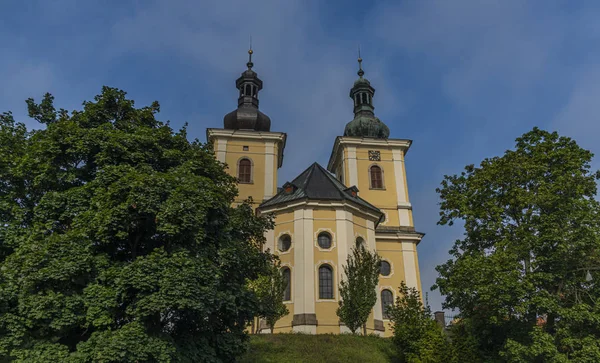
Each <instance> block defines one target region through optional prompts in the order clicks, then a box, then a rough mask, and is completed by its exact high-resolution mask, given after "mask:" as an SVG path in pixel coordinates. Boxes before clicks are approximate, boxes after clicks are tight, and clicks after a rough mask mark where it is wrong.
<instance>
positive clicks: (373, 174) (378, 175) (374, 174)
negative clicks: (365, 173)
mask: <svg viewBox="0 0 600 363" xmlns="http://www.w3.org/2000/svg"><path fill="white" fill-rule="evenodd" d="M369 174H370V180H371V189H383V170H381V167H380V166H378V165H372V166H371V167H370V168H369Z"/></svg>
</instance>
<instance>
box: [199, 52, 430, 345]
mask: <svg viewBox="0 0 600 363" xmlns="http://www.w3.org/2000/svg"><path fill="white" fill-rule="evenodd" d="M248 53H249V55H250V56H249V61H248V63H247V67H248V69H247V70H245V71H244V72H243V73H242V75H241V77H240V78H238V79H237V81H236V87H237V88H238V90H239V98H238V107H237V109H235V110H234V111H232V112H230V113H228V114H227V115H225V117H224V120H223V128H222V129H216V128H210V129H207V131H206V133H207V141H208V142H210V143H212V145H213V147H214V151H215V156H216V158H217V159H218V160H219V161H221V162H223V163H226V164H227V165H228V172H229V173H231V174H232V175H234V176H236V177H237V179H238V188H239V197H238V198H239V200H238V201H239V202H241V201H243V200H245V199H247V198H248V197H252V199H253V200H254V201H255V202H256V212H257V213H259V214H273V215H274V216H275V228H274V230H270V231H268V232H267V236H266V237H267V242H266V246H265V247H266V248H268V249H269V250H270V251H272V252H273V253H275V254H276V255H278V256H279V259H280V260H281V266H282V274H283V277H284V279H285V280H286V282H287V287H286V291H285V294H284V303H285V304H287V307H288V310H289V312H290V313H289V314H288V315H287V316H285V317H283V318H282V319H281V320H279V321H278V322H277V324H276V326H275V329H274V331H275V332H292V331H293V332H303V333H308V334H325V333H344V332H349V329H348V328H346V327H345V326H344V325H343V324H341V323H340V320H339V318H338V316H337V315H336V309H337V308H338V301H339V299H340V294H339V283H340V281H341V280H343V279H344V271H343V266H344V265H345V264H346V260H347V257H348V255H349V254H350V253H351V250H352V248H354V247H355V246H356V245H358V244H362V245H363V246H365V247H366V248H368V249H370V250H372V251H376V252H377V253H378V254H379V256H381V258H382V264H381V271H380V277H379V284H378V286H377V296H378V297H377V303H376V304H375V306H374V307H373V311H372V312H371V315H370V317H369V320H368V322H367V332H368V333H374V334H378V335H381V336H390V335H391V333H392V332H391V328H390V324H389V320H388V319H387V314H386V307H387V306H388V305H389V304H392V303H393V302H394V300H395V298H396V296H397V294H398V287H399V286H400V283H401V282H402V281H404V282H405V283H406V284H407V285H408V286H409V287H415V288H417V289H418V290H419V291H421V280H420V275H419V263H418V257H417V244H418V243H419V242H420V241H421V239H422V238H423V234H422V233H419V232H416V231H415V228H414V225H413V218H412V206H411V204H410V200H409V197H408V187H407V181H406V167H405V163H404V160H405V157H406V154H407V152H408V149H409V148H410V145H411V143H412V141H411V140H405V139H391V138H389V134H390V131H389V128H388V127H387V126H386V125H385V124H384V123H383V122H382V121H381V120H379V119H378V118H377V117H376V116H375V114H374V107H373V96H374V94H375V89H374V88H373V87H372V86H371V84H370V82H369V81H368V80H367V79H366V78H364V77H363V76H364V71H363V69H362V59H360V58H359V59H358V62H359V71H358V76H359V78H358V79H357V80H356V81H355V82H354V85H353V87H352V88H351V90H350V98H351V99H352V102H353V104H354V119H353V120H352V121H350V122H349V123H348V124H347V125H346V127H345V129H344V133H343V136H338V137H337V138H336V139H335V140H334V142H333V147H332V151H331V156H330V158H329V163H328V164H327V167H326V168H325V167H323V166H321V165H319V164H318V163H314V164H312V165H310V166H308V167H307V168H306V169H305V170H304V171H301V169H299V171H301V172H300V173H299V175H298V176H297V177H296V178H294V179H293V180H291V181H286V182H284V183H283V185H282V186H281V187H280V188H278V179H277V172H278V169H279V168H280V167H281V166H282V165H283V151H284V149H285V143H286V137H287V135H286V134H285V133H283V132H275V131H271V119H270V118H269V117H268V116H267V115H265V114H264V113H262V112H261V111H260V110H259V108H258V105H259V100H258V93H259V91H260V90H261V89H262V86H263V83H262V81H261V80H260V79H259V78H258V75H257V73H256V72H255V71H254V70H253V69H252V68H253V66H254V65H253V63H252V50H250V51H248ZM340 131H341V130H340ZM264 328H265V329H264V331H268V329H267V328H266V327H264Z"/></svg>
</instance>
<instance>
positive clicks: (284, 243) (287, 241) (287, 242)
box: [278, 234, 292, 252]
mask: <svg viewBox="0 0 600 363" xmlns="http://www.w3.org/2000/svg"><path fill="white" fill-rule="evenodd" d="M278 247H279V251H281V252H286V251H288V250H289V249H290V247H292V237H290V235H289V234H284V235H283V236H281V237H279V246H278Z"/></svg>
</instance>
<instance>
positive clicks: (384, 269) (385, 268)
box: [379, 261, 392, 276]
mask: <svg viewBox="0 0 600 363" xmlns="http://www.w3.org/2000/svg"><path fill="white" fill-rule="evenodd" d="M391 272H392V266H390V263H389V262H387V261H381V265H379V273H380V274H381V275H382V276H389V275H390V273H391Z"/></svg>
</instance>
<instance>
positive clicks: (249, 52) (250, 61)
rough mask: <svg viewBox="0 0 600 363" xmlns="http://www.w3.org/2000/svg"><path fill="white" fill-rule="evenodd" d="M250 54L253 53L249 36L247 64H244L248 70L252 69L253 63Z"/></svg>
mask: <svg viewBox="0 0 600 363" xmlns="http://www.w3.org/2000/svg"><path fill="white" fill-rule="evenodd" d="M252 53H254V51H253V50H252V35H251V36H250V48H249V49H248V63H246V65H247V66H248V69H252V67H254V63H252Z"/></svg>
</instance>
